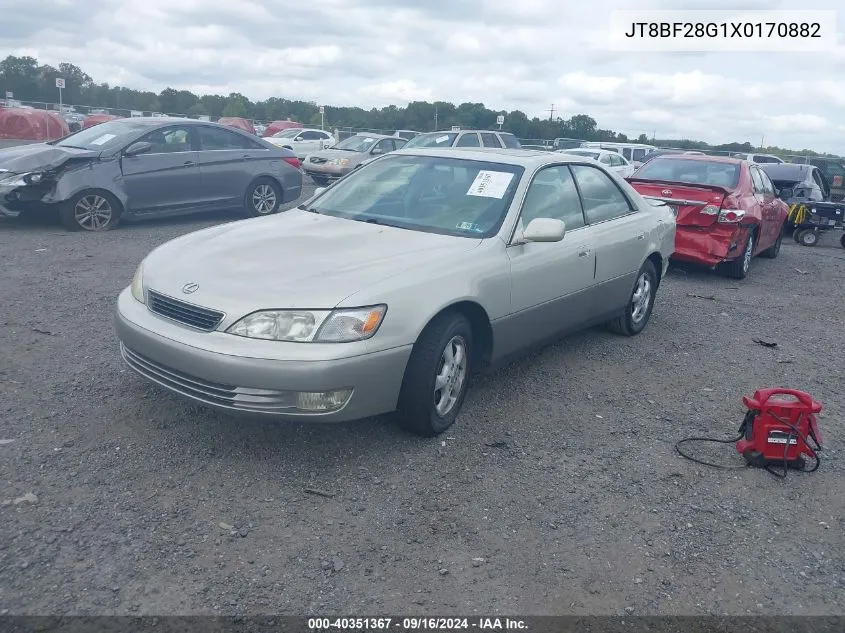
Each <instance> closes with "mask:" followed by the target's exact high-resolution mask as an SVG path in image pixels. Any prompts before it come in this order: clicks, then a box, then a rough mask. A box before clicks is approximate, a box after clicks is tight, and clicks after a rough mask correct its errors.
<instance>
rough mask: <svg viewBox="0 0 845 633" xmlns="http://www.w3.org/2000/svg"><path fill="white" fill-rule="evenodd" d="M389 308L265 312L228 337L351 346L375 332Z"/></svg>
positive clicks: (252, 316)
mask: <svg viewBox="0 0 845 633" xmlns="http://www.w3.org/2000/svg"><path fill="white" fill-rule="evenodd" d="M386 312H387V306H386V305H378V306H370V307H365V308H343V309H340V310H262V311H260V312H253V313H252V314H249V315H247V316H245V317H244V318H243V319H241V320H240V321H238V322H237V323H235V324H234V325H232V326H231V327H230V328H229V329H228V330H226V331H227V332H228V333H229V334H236V335H237V336H245V337H247V338H258V339H264V340H268V341H291V342H294V343H351V342H353V341H363V340H365V339H368V338H370V337H371V336H373V334H375V333H376V331H377V330H378V328H379V326H380V325H381V322H382V320H383V319H384V315H385V313H386Z"/></svg>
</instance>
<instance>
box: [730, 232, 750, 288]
mask: <svg viewBox="0 0 845 633" xmlns="http://www.w3.org/2000/svg"><path fill="white" fill-rule="evenodd" d="M755 239H757V234H756V232H755V231H749V232H748V237H746V238H745V248H743V249H742V254H741V255H740V256H739V257H737V258H736V259H734V260H732V261H729V262H726V263H725V264H723V267H724V268H723V270H724V273H725V275H726V276H728V277H730V278H731V279H745V278H746V277H748V271H749V270H751V260H752V259H753V258H754V240H755Z"/></svg>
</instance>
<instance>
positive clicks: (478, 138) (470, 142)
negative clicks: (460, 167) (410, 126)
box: [406, 130, 522, 149]
mask: <svg viewBox="0 0 845 633" xmlns="http://www.w3.org/2000/svg"><path fill="white" fill-rule="evenodd" d="M406 147H407V149H411V148H414V149H416V148H423V147H426V148H432V149H433V148H441V147H493V148H496V149H498V148H502V147H505V148H509V149H520V148H521V147H522V146H521V145H520V143H519V139H517V138H516V137H515V136H514V135H513V134H511V133H510V132H502V131H500V130H460V131H454V130H453V131H449V132H446V131H444V132H426V133H425V134H419V135H417V136H415V137H414V138H412V139H411V140H410V141H408V144H407V145H406Z"/></svg>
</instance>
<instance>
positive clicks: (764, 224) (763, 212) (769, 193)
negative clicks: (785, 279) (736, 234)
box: [748, 165, 777, 254]
mask: <svg viewBox="0 0 845 633" xmlns="http://www.w3.org/2000/svg"><path fill="white" fill-rule="evenodd" d="M748 168H749V170H750V171H751V183H752V187H753V189H754V198H755V199H756V200H757V204H759V205H760V234H759V235H758V236H757V245H756V246H755V248H754V253H755V254H757V253H759V252H760V251H762V250H765V249H766V248H768V247H769V246H771V245H772V244H773V243H774V241H775V240H776V239H777V236H776V235H775V233H776V231H775V229H774V225H775V218H774V215H775V190H774V186H773V185H772V184H771V181H770V180H769V177H768V176H767V175H766V173H765V172H764V171H763V170H762V169H759V168H758V167H755V166H754V165H749V166H748Z"/></svg>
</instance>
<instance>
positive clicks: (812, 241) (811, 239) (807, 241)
mask: <svg viewBox="0 0 845 633" xmlns="http://www.w3.org/2000/svg"><path fill="white" fill-rule="evenodd" d="M798 243H799V244H800V245H801V246H815V245H816V244H818V243H819V234H818V233H816V232H815V231H814V230H813V229H804V230H803V231H801V234H800V235H799V236H798Z"/></svg>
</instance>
